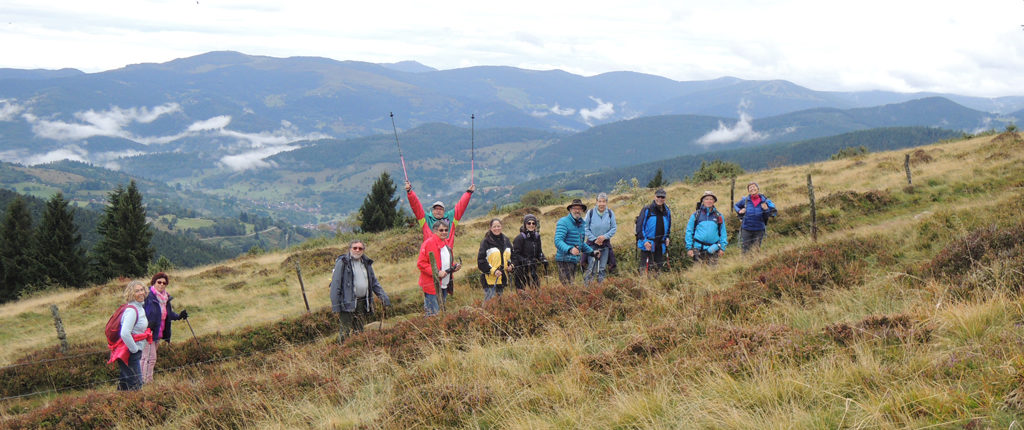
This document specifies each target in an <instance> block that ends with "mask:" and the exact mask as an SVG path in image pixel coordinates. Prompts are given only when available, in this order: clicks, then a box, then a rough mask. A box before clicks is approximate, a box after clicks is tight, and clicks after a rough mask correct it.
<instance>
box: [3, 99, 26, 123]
mask: <svg viewBox="0 0 1024 430" xmlns="http://www.w3.org/2000/svg"><path fill="white" fill-rule="evenodd" d="M23 110H25V107H24V106H22V105H19V104H17V103H14V101H11V100H0V121H13V120H14V118H15V117H16V116H18V114H19V113H21V111H23Z"/></svg>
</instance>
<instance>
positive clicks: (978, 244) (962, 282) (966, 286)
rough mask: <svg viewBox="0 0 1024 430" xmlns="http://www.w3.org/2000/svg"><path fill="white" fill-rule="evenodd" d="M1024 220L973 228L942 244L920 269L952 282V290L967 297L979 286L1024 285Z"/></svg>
mask: <svg viewBox="0 0 1024 430" xmlns="http://www.w3.org/2000/svg"><path fill="white" fill-rule="evenodd" d="M1021 267H1024V223H1018V224H1016V225H1012V226H1009V227H1006V228H999V227H997V226H995V225H990V226H988V227H983V228H978V229H974V230H971V231H970V232H968V233H967V234H965V235H964V236H961V237H960V238H958V239H955V240H953V241H951V242H950V243H949V244H947V245H946V246H945V247H943V248H942V249H941V250H940V251H939V252H938V253H937V254H936V255H935V257H933V258H932V259H931V261H929V262H927V263H925V264H924V266H923V267H922V269H921V271H922V272H924V273H928V274H930V275H931V276H934V277H938V278H943V279H946V280H948V281H949V284H950V292H951V293H952V294H953V295H954V296H957V297H965V296H968V295H970V294H971V293H973V292H974V291H976V290H979V289H990V288H1004V289H1008V290H1010V291H1013V292H1020V291H1021V288H1022V286H1024V273H1022V272H1021V270H1020V268H1021Z"/></svg>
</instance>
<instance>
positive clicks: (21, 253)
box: [0, 196, 40, 303]
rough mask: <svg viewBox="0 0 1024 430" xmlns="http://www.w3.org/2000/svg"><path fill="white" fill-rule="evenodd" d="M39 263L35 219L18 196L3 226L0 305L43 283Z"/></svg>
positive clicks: (23, 200) (6, 212)
mask: <svg viewBox="0 0 1024 430" xmlns="http://www.w3.org/2000/svg"><path fill="white" fill-rule="evenodd" d="M37 261H38V260H37V259H36V245H35V238H34V237H33V234H32V217H31V215H29V213H28V205H27V204H26V203H25V199H23V198H21V196H18V197H15V199H14V200H13V201H11V203H10V204H8V205H7V210H6V211H5V212H4V219H3V225H2V226H0V267H2V269H0V303H4V302H8V301H11V300H15V299H17V298H18V294H20V293H21V292H22V290H24V289H25V288H26V287H28V286H29V285H32V284H35V283H38V282H39V281H40V279H39V264H38V262H37Z"/></svg>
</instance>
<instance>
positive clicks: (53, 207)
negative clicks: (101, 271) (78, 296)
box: [36, 192, 88, 287]
mask: <svg viewBox="0 0 1024 430" xmlns="http://www.w3.org/2000/svg"><path fill="white" fill-rule="evenodd" d="M36 243H37V244H38V250H39V263H40V264H41V269H42V274H43V276H46V277H48V278H49V279H50V281H51V282H53V283H56V284H59V285H63V286H66V287H83V286H85V285H86V274H87V268H88V267H87V264H88V263H87V261H88V260H86V258H85V249H83V248H82V246H81V243H82V235H81V234H79V233H78V226H76V225H75V216H74V212H73V211H72V209H71V208H70V207H69V206H68V201H67V200H64V195H63V194H62V193H60V192H58V193H57V194H55V195H54V196H53V197H52V198H51V199H50V200H49V201H48V202H46V210H45V211H44V212H43V218H42V220H41V221H40V222H39V228H38V229H37V230H36Z"/></svg>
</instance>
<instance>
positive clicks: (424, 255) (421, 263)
mask: <svg viewBox="0 0 1024 430" xmlns="http://www.w3.org/2000/svg"><path fill="white" fill-rule="evenodd" d="M448 237H449V238H450V237H451V236H448ZM445 245H446V244H445V241H444V240H442V239H441V238H440V237H437V235H436V234H434V233H433V232H430V236H429V237H427V240H424V241H423V245H420V256H419V258H417V259H416V267H417V268H419V269H420V281H419V284H420V288H423V292H424V293H426V294H437V290H436V289H435V288H434V273H433V272H432V271H431V270H430V254H434V259H435V261H436V262H437V268H436V269H437V271H438V272H441V247H443V246H445ZM449 249H451V248H450V247H449Z"/></svg>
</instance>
